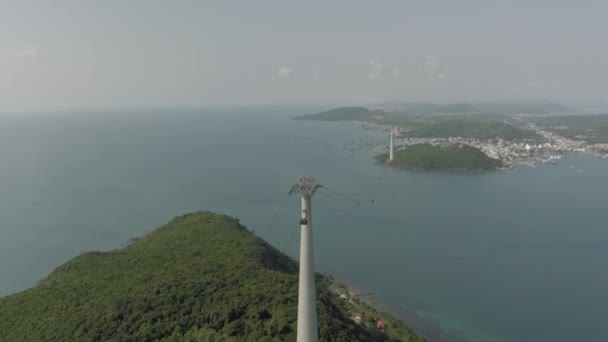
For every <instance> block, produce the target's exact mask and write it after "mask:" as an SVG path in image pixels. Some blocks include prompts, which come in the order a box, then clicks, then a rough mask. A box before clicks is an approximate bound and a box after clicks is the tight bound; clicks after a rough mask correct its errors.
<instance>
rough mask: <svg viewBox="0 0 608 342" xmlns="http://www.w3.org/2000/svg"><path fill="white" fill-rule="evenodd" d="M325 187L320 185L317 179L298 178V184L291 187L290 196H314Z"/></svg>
mask: <svg viewBox="0 0 608 342" xmlns="http://www.w3.org/2000/svg"><path fill="white" fill-rule="evenodd" d="M321 187H323V186H322V185H321V184H319V180H318V179H317V177H298V178H296V184H294V185H293V186H292V187H291V190H289V194H290V195H291V194H293V193H301V194H302V195H310V196H312V195H314V194H315V191H317V189H318V188H321Z"/></svg>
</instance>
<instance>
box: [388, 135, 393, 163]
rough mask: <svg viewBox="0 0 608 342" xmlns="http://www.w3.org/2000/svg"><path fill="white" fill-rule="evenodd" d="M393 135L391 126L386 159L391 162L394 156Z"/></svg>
mask: <svg viewBox="0 0 608 342" xmlns="http://www.w3.org/2000/svg"><path fill="white" fill-rule="evenodd" d="M394 135H395V128H394V127H391V132H390V136H391V143H390V145H389V151H388V161H389V162H391V161H393V159H394V156H395V146H394V144H393V136H394Z"/></svg>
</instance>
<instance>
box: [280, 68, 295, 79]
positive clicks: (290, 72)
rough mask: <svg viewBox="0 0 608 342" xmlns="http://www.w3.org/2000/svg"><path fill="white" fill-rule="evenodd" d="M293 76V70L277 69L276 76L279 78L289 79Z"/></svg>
mask: <svg viewBox="0 0 608 342" xmlns="http://www.w3.org/2000/svg"><path fill="white" fill-rule="evenodd" d="M293 74H294V70H293V68H291V67H287V66H282V67H279V68H278V69H277V76H278V77H279V78H287V77H291V76H293Z"/></svg>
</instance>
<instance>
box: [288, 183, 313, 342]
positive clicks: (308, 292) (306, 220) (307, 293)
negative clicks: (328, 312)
mask: <svg viewBox="0 0 608 342" xmlns="http://www.w3.org/2000/svg"><path fill="white" fill-rule="evenodd" d="M320 187H321V185H320V184H319V182H318V180H317V179H316V178H315V177H298V179H297V181H296V184H294V185H293V186H292V187H291V190H289V194H292V193H296V192H297V193H300V194H302V213H301V215H300V283H299V287H298V330H297V342H317V341H318V339H319V337H318V331H317V299H316V297H317V295H316V286H315V268H314V258H313V248H312V242H313V240H312V207H311V204H310V200H311V198H312V195H314V193H315V191H316V190H317V189H318V188H320Z"/></svg>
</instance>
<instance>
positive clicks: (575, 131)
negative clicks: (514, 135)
mask: <svg viewBox="0 0 608 342" xmlns="http://www.w3.org/2000/svg"><path fill="white" fill-rule="evenodd" d="M528 120H530V121H532V122H534V123H536V124H538V125H540V126H543V127H544V128H545V129H547V130H549V131H553V132H555V133H557V134H559V135H562V136H564V137H566V138H570V139H575V140H585V141H587V142H589V143H591V144H600V143H601V144H608V114H603V115H563V116H543V117H535V118H528Z"/></svg>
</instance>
